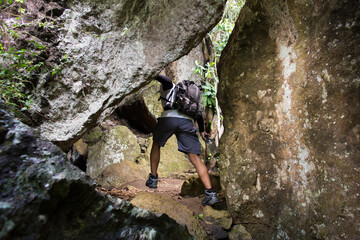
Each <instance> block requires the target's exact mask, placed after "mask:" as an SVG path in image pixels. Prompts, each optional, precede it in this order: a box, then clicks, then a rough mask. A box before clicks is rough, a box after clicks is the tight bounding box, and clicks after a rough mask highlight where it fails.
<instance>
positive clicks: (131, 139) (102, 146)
mask: <svg viewBox="0 0 360 240" xmlns="http://www.w3.org/2000/svg"><path fill="white" fill-rule="evenodd" d="M139 155H140V146H139V144H138V143H137V140H136V136H135V135H134V134H133V133H132V132H131V131H130V130H129V129H128V128H127V127H125V126H116V127H113V128H110V129H107V130H106V131H105V132H104V133H103V134H102V136H101V138H100V139H99V140H98V141H97V142H96V143H95V144H94V145H92V146H89V147H88V159H87V169H86V173H87V174H88V175H89V176H90V177H91V178H94V179H95V178H96V177H97V176H98V175H99V174H100V173H101V172H102V171H103V170H105V169H106V168H107V167H108V166H109V165H112V164H116V163H120V162H122V161H131V162H135V161H136V159H137V157H138V156H139Z"/></svg>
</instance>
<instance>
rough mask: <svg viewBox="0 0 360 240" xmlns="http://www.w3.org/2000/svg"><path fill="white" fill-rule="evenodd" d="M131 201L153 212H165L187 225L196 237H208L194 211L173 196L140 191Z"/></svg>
mask: <svg viewBox="0 0 360 240" xmlns="http://www.w3.org/2000/svg"><path fill="white" fill-rule="evenodd" d="M131 203H132V204H134V205H135V206H137V207H139V208H144V209H147V210H150V211H152V212H156V213H165V214H166V215H168V216H169V217H171V218H172V219H175V220H176V222H178V223H179V224H182V225H186V227H187V229H188V230H189V232H190V233H191V234H192V235H193V236H194V238H195V239H199V240H200V239H207V235H206V232H205V230H204V229H203V227H202V226H201V224H200V223H199V221H198V220H197V219H196V218H195V217H194V215H193V212H192V211H190V210H189V209H188V208H187V207H186V206H185V205H183V204H181V203H179V202H177V201H176V200H174V199H172V198H171V197H167V196H165V195H160V194H156V193H151V192H139V193H138V194H136V196H135V198H134V199H133V200H131Z"/></svg>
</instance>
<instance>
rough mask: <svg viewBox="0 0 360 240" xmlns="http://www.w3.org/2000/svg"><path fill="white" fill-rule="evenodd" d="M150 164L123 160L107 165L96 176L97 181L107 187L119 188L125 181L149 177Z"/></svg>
mask: <svg viewBox="0 0 360 240" xmlns="http://www.w3.org/2000/svg"><path fill="white" fill-rule="evenodd" d="M148 169H149V166H147V167H144V166H139V164H136V163H134V162H131V161H122V162H120V163H115V164H111V165H109V166H107V167H106V168H105V169H104V171H102V172H101V173H100V174H99V176H98V177H97V178H96V182H97V183H98V184H99V185H101V186H102V187H105V188H114V187H115V188H119V187H121V186H123V185H124V184H125V183H128V182H132V181H136V180H144V182H145V179H147V174H148V171H149V170H148Z"/></svg>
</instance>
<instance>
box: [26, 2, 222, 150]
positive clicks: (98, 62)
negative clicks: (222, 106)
mask: <svg viewBox="0 0 360 240" xmlns="http://www.w3.org/2000/svg"><path fill="white" fill-rule="evenodd" d="M224 4H225V1H224V0H210V1H202V0H195V1H190V0H181V1H178V0H177V1H173V0H162V1H158V0H147V1H142V0H136V1H134V0H121V1H116V2H109V1H102V0H98V1H87V0H84V1H67V9H65V10H64V12H63V14H62V15H61V16H60V19H61V21H62V22H63V24H62V27H61V28H60V29H59V30H60V33H59V38H58V46H57V48H58V49H59V51H60V52H61V54H60V55H62V56H66V58H67V60H66V61H65V63H63V64H60V66H58V68H59V69H62V71H61V74H60V73H59V74H54V75H53V76H52V75H51V73H48V74H47V75H44V76H43V77H42V78H41V79H40V81H39V84H38V85H37V89H36V91H35V95H36V96H35V97H36V102H35V104H34V105H33V109H34V110H35V111H37V113H38V115H40V116H43V119H42V123H41V125H40V126H39V130H40V133H41V135H42V136H43V137H45V138H47V139H49V140H50V141H53V142H55V143H57V144H58V145H59V146H61V147H62V148H63V149H66V148H69V147H70V146H71V144H72V143H74V142H75V141H76V140H77V139H79V138H80V136H81V135H82V134H83V133H84V132H86V130H88V129H89V128H91V127H94V126H95V125H96V124H97V123H99V122H100V121H101V120H102V119H104V117H106V116H107V115H109V114H110V113H111V112H113V110H114V109H115V108H116V107H117V106H118V105H120V103H121V100H122V99H123V98H124V97H125V96H127V95H129V94H130V93H132V92H135V91H136V90H138V89H140V88H141V87H143V86H144V85H146V84H147V83H148V82H149V81H150V80H151V79H152V78H153V77H154V76H156V74H158V73H159V72H160V71H161V70H162V69H163V68H164V67H165V66H166V65H167V64H169V63H170V62H173V61H174V60H176V59H178V58H180V57H181V56H182V55H185V54H187V53H188V52H190V50H191V49H192V48H193V47H195V46H197V45H198V44H199V43H200V42H201V40H202V39H203V38H204V36H205V34H206V33H207V32H208V31H209V30H210V29H211V28H212V27H213V26H214V25H215V24H216V23H217V22H218V21H219V20H220V18H221V15H222V11H223V7H224Z"/></svg>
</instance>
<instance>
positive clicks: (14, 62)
mask: <svg viewBox="0 0 360 240" xmlns="http://www.w3.org/2000/svg"><path fill="white" fill-rule="evenodd" d="M0 9H1V14H0V29H1V32H0V96H1V98H2V99H3V100H4V101H5V102H6V104H7V105H8V106H9V107H10V109H11V110H13V111H14V112H15V113H18V114H19V113H21V112H22V111H26V110H29V109H30V105H31V103H32V101H33V95H32V90H33V88H34V86H33V82H34V80H35V81H36V79H37V78H38V76H39V75H40V74H41V73H43V72H45V71H47V67H46V66H45V63H44V55H45V54H44V53H45V52H46V51H47V48H46V47H45V46H44V44H43V43H42V42H41V41H40V40H39V39H38V38H37V37H35V36H33V35H31V34H30V32H31V31H28V29H29V27H30V29H38V30H49V29H53V28H56V27H57V26H56V25H55V22H54V21H50V22H48V21H46V20H47V19H45V18H43V19H41V20H39V19H34V18H33V17H29V16H28V15H27V12H26V6H25V0H14V1H13V0H0ZM4 19H6V20H4ZM26 19H34V20H32V21H27V20H26ZM67 62H69V60H68V59H67V56H64V57H63V59H61V63H67ZM51 68H52V67H50V69H51ZM55 68H56V69H55ZM54 69H55V70H53V74H55V73H58V72H59V71H61V69H60V67H59V66H55V67H54ZM59 69H60V70H59ZM23 116H24V115H23Z"/></svg>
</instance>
